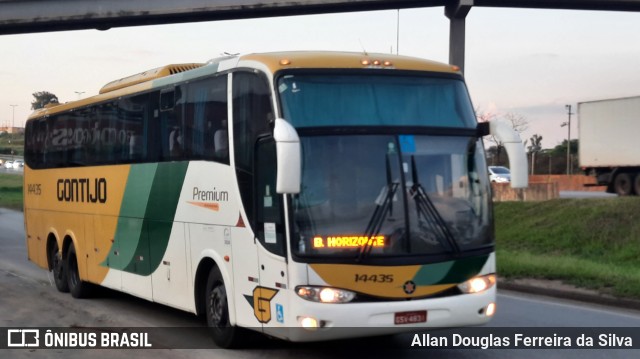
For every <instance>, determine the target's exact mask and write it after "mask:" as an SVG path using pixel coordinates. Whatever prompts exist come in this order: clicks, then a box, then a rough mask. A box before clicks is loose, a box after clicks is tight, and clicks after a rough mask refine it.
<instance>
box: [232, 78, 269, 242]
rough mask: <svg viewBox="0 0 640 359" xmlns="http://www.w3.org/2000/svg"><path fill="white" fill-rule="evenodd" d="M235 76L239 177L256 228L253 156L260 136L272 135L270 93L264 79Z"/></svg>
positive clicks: (234, 105) (234, 128)
mask: <svg viewBox="0 0 640 359" xmlns="http://www.w3.org/2000/svg"><path fill="white" fill-rule="evenodd" d="M232 76H233V146H234V148H233V150H234V155H235V166H236V175H237V178H238V187H239V188H240V196H241V198H242V204H243V205H244V208H245V213H246V214H247V216H248V217H249V221H250V222H251V223H252V224H255V223H254V222H253V219H254V207H253V204H254V203H253V201H254V187H253V172H254V164H253V154H254V151H255V146H256V141H257V139H258V136H259V135H261V134H267V133H269V121H270V120H271V117H272V114H273V109H272V107H271V91H270V89H269V85H268V84H267V83H268V82H267V80H266V78H265V77H264V76H261V75H258V74H256V73H253V72H234V73H233V75H232ZM254 230H255V228H254Z"/></svg>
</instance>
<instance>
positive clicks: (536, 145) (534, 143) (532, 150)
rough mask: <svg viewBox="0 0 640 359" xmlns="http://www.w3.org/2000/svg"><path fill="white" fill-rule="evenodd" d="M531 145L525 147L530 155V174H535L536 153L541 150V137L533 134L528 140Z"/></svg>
mask: <svg viewBox="0 0 640 359" xmlns="http://www.w3.org/2000/svg"><path fill="white" fill-rule="evenodd" d="M530 141H531V144H530V145H529V146H528V147H527V149H528V150H529V154H531V174H535V168H534V166H535V163H536V153H538V152H540V150H541V149H542V136H540V135H538V134H534V135H533V136H531V138H530Z"/></svg>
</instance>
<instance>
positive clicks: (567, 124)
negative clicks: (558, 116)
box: [560, 105, 573, 175]
mask: <svg viewBox="0 0 640 359" xmlns="http://www.w3.org/2000/svg"><path fill="white" fill-rule="evenodd" d="M564 108H566V109H567V115H568V116H569V121H567V122H563V123H562V124H561V125H560V127H564V126H567V129H568V134H567V175H571V115H573V113H572V112H571V105H564Z"/></svg>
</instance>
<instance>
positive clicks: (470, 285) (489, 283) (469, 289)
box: [458, 274, 496, 293]
mask: <svg viewBox="0 0 640 359" xmlns="http://www.w3.org/2000/svg"><path fill="white" fill-rule="evenodd" d="M495 284H496V275H495V274H488V275H483V276H477V277H473V278H471V279H469V280H468V281H466V282H464V283H460V284H458V289H460V290H461V291H462V292H463V293H480V292H484V291H485V290H487V289H489V288H491V287H493V286H494V285H495Z"/></svg>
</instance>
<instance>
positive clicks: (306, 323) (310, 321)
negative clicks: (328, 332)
mask: <svg viewBox="0 0 640 359" xmlns="http://www.w3.org/2000/svg"><path fill="white" fill-rule="evenodd" d="M298 321H299V322H300V325H301V326H302V327H303V328H306V329H316V328H319V327H320V322H318V320H317V319H316V318H314V317H298Z"/></svg>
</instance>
